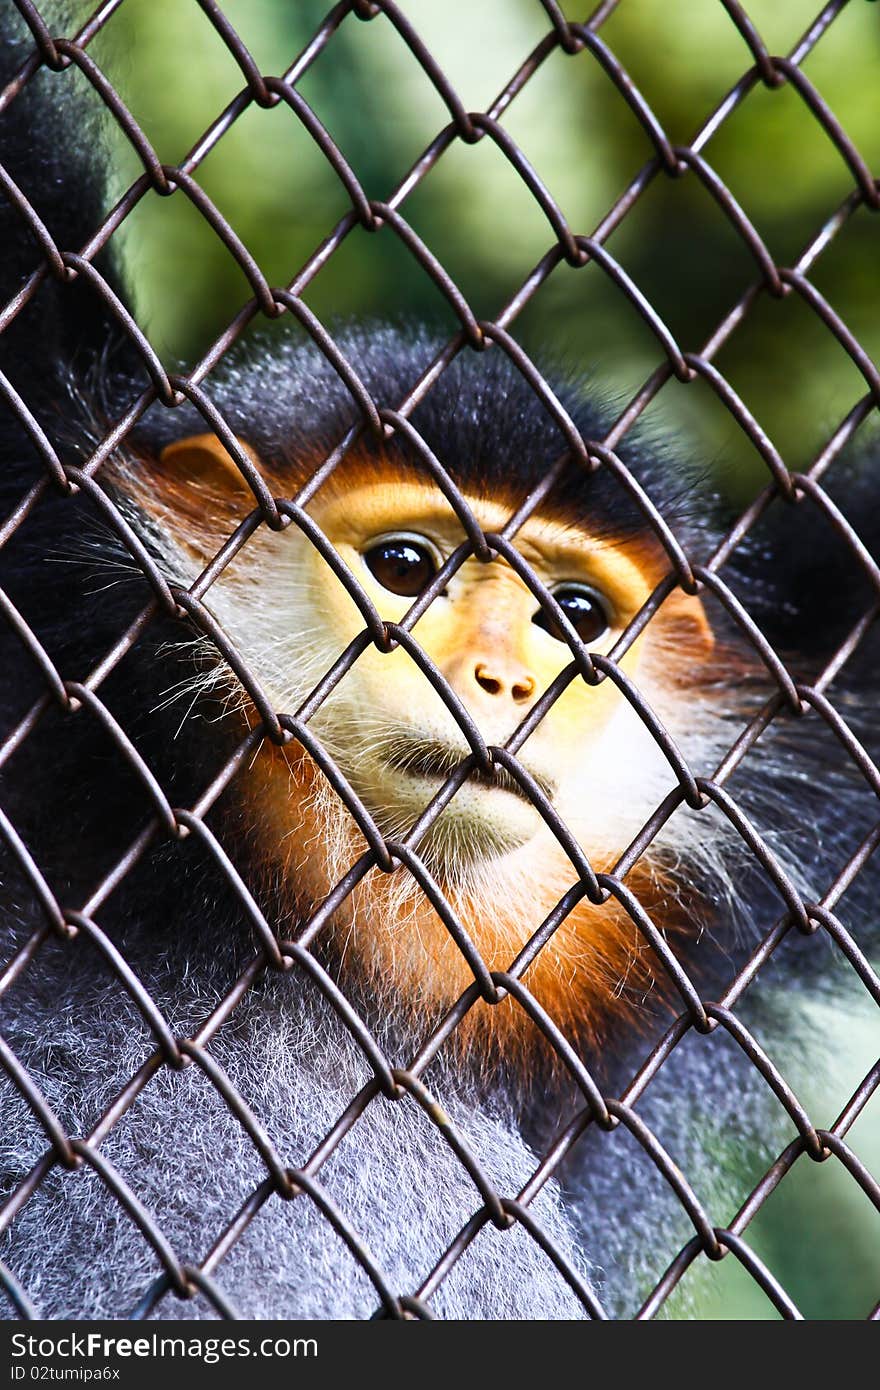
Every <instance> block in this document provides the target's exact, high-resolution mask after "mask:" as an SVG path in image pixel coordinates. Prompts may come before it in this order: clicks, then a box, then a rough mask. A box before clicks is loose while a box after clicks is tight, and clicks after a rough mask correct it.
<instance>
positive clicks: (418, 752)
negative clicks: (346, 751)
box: [388, 741, 556, 808]
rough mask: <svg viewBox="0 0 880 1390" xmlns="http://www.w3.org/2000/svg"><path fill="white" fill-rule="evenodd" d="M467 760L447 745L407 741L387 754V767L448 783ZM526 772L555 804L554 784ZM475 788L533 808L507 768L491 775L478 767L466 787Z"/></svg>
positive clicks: (528, 798) (497, 769) (537, 774)
mask: <svg viewBox="0 0 880 1390" xmlns="http://www.w3.org/2000/svg"><path fill="white" fill-rule="evenodd" d="M466 757H467V753H466V752H464V751H462V749H460V748H450V747H449V745H448V744H445V743H410V742H408V741H407V742H405V743H400V744H399V745H397V746H396V747H394V748H392V749H391V751H390V753H389V754H388V763H389V766H391V767H393V768H394V769H395V770H396V771H397V772H404V773H408V774H409V775H410V776H411V777H425V778H428V779H432V780H433V779H440V780H443V781H445V780H446V778H447V777H448V776H449V774H450V772H452V770H453V768H455V767H457V766H458V765H459V763H461V762H463V760H464V759H465V758H466ZM523 766H525V764H524V765H523ZM526 770H527V771H528V773H529V776H530V777H532V779H533V780H534V782H535V784H536V785H537V786H538V788H539V789H540V791H541V792H543V794H544V796H546V798H547V800H548V801H552V800H553V797H554V796H555V794H556V788H555V786H554V785H553V783H552V782H550V781H548V779H547V778H546V777H544V776H542V775H541V774H540V773H539V772H537V771H536V770H535V769H534V768H531V767H529V768H527V769H526ZM475 784H476V785H477V786H480V787H487V788H489V789H490V790H492V791H503V792H508V793H509V794H510V795H511V796H517V797H519V799H520V801H524V802H525V803H526V805H527V806H531V807H533V808H534V802H533V801H532V798H531V797H530V796H529V795H528V793H527V792H526V791H524V790H523V788H522V787H521V786H520V784H519V782H518V781H517V780H516V778H515V777H513V776H511V774H510V773H509V772H508V771H507V769H506V768H504V767H498V766H495V767H493V768H492V771H491V772H484V771H483V769H482V768H480V767H475V768H474V769H473V770H472V771H471V773H470V774H469V776H468V779H467V782H466V783H465V785H466V786H468V785H470V786H473V785H475Z"/></svg>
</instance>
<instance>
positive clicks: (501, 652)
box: [302, 481, 650, 861]
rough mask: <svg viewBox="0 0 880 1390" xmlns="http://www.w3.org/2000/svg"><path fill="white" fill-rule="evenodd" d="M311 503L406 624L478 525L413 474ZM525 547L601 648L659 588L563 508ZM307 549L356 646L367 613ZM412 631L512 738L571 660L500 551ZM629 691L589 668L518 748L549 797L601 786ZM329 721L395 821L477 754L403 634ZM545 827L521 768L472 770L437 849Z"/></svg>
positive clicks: (483, 716) (483, 844)
mask: <svg viewBox="0 0 880 1390" xmlns="http://www.w3.org/2000/svg"><path fill="white" fill-rule="evenodd" d="M469 502H470V505H471V506H472V508H473V511H474V514H475V516H476V518H477V520H478V521H479V523H480V525H481V527H482V528H483V529H484V531H486V532H492V531H494V530H500V529H501V528H502V527H503V526H504V524H505V522H506V520H507V517H508V516H509V509H505V507H504V506H503V505H502V504H500V503H497V502H488V501H481V500H480V499H477V498H471V499H469ZM314 514H315V517H316V520H317V521H318V524H319V525H320V526H321V529H322V531H323V532H324V534H325V535H326V536H327V538H328V539H329V540H330V541H331V542H332V544H333V546H334V548H335V549H336V551H337V553H338V554H339V555H340V557H341V558H342V559H343V560H344V561H345V563H346V565H347V566H348V568H349V569H350V571H351V572H352V574H353V575H354V576H355V577H356V578H357V580H358V583H359V584H360V585H361V586H362V588H363V589H364V591H365V592H366V593H367V595H368V597H369V599H370V600H371V602H372V603H373V605H374V606H375V608H376V610H377V611H378V613H379V614H380V616H381V617H382V618H383V620H385V621H390V622H394V623H398V622H400V621H401V619H402V618H403V617H404V616H405V614H406V613H407V611H408V610H409V609H410V608H411V606H412V604H413V602H414V601H415V599H416V598H417V596H418V594H419V593H420V592H421V591H422V590H423V589H424V588H425V587H426V585H427V584H428V583H429V582H430V580H431V579H432V578H433V577H434V575H435V574H436V573H437V571H438V570H439V568H440V567H441V566H442V564H443V563H444V562H445V561H446V560H447V559H448V557H449V556H450V555H451V554H452V553H453V552H454V551H455V550H456V548H457V547H458V546H460V545H461V544H462V542H463V541H464V539H465V537H464V533H463V531H462V528H461V524H460V522H459V521H458V519H457V517H456V516H455V514H454V513H453V512H452V510H451V508H450V507H449V504H448V503H447V502H446V500H445V498H444V497H443V496H442V494H441V493H440V492H439V491H438V490H437V489H436V488H434V487H431V486H429V485H423V484H420V483H418V482H415V481H402V482H401V481H398V482H396V483H395V484H394V485H393V486H389V485H388V483H384V484H383V483H382V482H376V483H372V484H371V483H366V484H363V485H361V486H360V487H354V488H352V489H350V490H346V492H345V494H344V496H342V495H340V496H338V497H331V498H330V499H328V500H327V501H326V502H325V504H324V505H323V506H320V505H319V506H318V507H317V508H315V513H314ZM516 547H517V550H518V551H519V553H520V554H521V555H522V557H523V559H524V560H525V561H526V562H527V563H528V564H529V566H530V567H531V568H532V569H533V571H534V573H535V574H536V575H537V577H538V579H539V581H540V582H541V584H543V585H544V586H545V587H546V588H547V589H548V590H549V591H550V592H551V593H553V595H554V596H555V597H556V599H557V601H558V602H559V603H560V606H561V607H562V608H563V611H564V612H565V613H566V616H568V617H569V620H570V621H571V623H572V626H573V627H574V628H575V630H576V631H577V632H578V634H579V635H580V636H581V638H582V640H583V641H584V642H585V644H586V645H587V646H588V648H589V649H590V650H593V651H597V652H607V651H608V650H609V649H610V647H611V646H612V645H613V643H614V641H615V640H616V638H617V637H619V636H620V633H621V632H622V631H623V629H624V628H625V627H626V626H627V624H628V623H629V622H630V620H631V619H632V618H633V616H634V615H635V614H636V613H637V612H638V610H639V608H640V607H641V606H642V604H643V603H644V602H645V600H646V599H647V597H648V595H649V593H650V582H649V579H648V577H647V576H646V575H645V574H644V573H643V571H642V570H641V569H640V567H639V565H638V563H637V562H636V560H635V559H634V558H632V557H631V556H630V555H628V554H627V553H626V552H625V551H624V550H623V549H621V548H619V547H612V546H609V545H608V544H607V543H606V544H602V545H600V544H598V543H596V542H591V540H590V538H589V537H588V536H585V535H584V534H583V533H582V532H580V531H575V530H572V529H570V528H566V527H565V526H564V525H562V524H560V523H558V522H553V521H550V520H547V519H544V518H534V519H532V520H530V521H528V522H527V523H526V524H525V526H524V527H523V528H522V530H521V531H520V532H519V533H518V535H517V538H516ZM302 563H303V565H304V566H305V567H306V568H307V569H308V571H309V572H310V574H311V586H312V594H313V595H314V602H315V604H316V605H317V603H318V602H319V599H318V595H319V594H320V595H321V598H320V602H321V603H322V604H323V606H324V611H325V613H326V617H327V625H328V629H329V631H330V632H332V634H333V636H334V639H335V640H336V641H337V642H340V639H341V643H342V645H347V644H348V642H349V641H351V640H353V639H354V638H355V637H356V635H357V633H358V632H359V631H361V630H362V627H363V618H362V616H361V614H360V613H359V611H358V609H357V607H356V605H355V604H354V602H353V601H352V599H351V598H350V597H349V596H348V594H347V593H346V591H345V589H344V588H343V586H342V585H341V584H340V583H338V582H335V583H331V584H329V585H328V581H327V576H326V566H325V565H324V562H323V560H321V558H320V557H319V556H317V554H316V553H315V552H314V551H312V552H311V556H309V555H304V556H303V559H302ZM413 636H414V638H415V639H416V641H417V642H418V644H419V646H420V647H421V649H422V651H423V652H424V653H425V655H426V656H427V657H428V658H429V660H430V662H431V663H432V665H433V666H434V667H435V668H436V670H437V672H439V674H440V676H441V677H442V679H443V681H444V682H446V683H447V685H448V688H449V689H450V690H451V691H452V693H453V695H454V697H455V699H456V700H457V701H459V702H460V704H461V706H462V707H463V708H464V710H465V711H466V713H467V714H468V715H469V716H470V718H471V719H472V720H473V722H474V724H475V725H476V727H477V729H478V730H479V732H480V734H481V736H482V738H483V739H484V741H485V742H486V743H487V744H490V745H491V744H504V743H505V742H506V741H507V740H508V739H509V738H510V736H511V734H513V732H514V731H515V730H516V729H517V728H518V726H519V725H520V724H521V723H522V721H523V720H524V719H525V718H526V717H527V715H528V714H529V711H530V710H531V709H532V708H533V706H534V705H535V704H536V702H537V701H538V700H539V699H540V698H541V697H542V696H543V695H544V693H545V691H547V690H548V688H549V687H550V686H551V685H552V683H553V681H554V680H556V678H557V677H558V676H559V675H560V673H561V672H562V671H564V670H565V669H566V668H570V667H571V665H572V653H571V650H570V648H569V646H568V644H567V642H566V641H565V636H564V633H563V632H562V631H561V629H560V628H559V627H558V626H557V625H556V624H555V623H554V622H553V621H552V620H551V619H549V618H548V617H547V615H546V614H545V612H544V610H543V609H542V607H541V604H540V601H539V599H538V598H537V597H536V595H535V593H534V592H533V591H532V590H531V589H530V588H529V586H528V584H527V583H526V581H525V579H524V578H523V577H521V576H520V575H519V574H518V573H517V572H516V571H515V570H514V569H513V568H512V567H511V565H510V564H509V563H507V561H506V560H504V559H501V558H496V559H494V560H492V561H489V562H481V561H480V560H478V559H476V558H473V557H472V558H470V559H468V560H466V561H465V563H464V564H463V565H462V566H461V568H460V569H459V570H458V571H457V572H456V573H455V574H454V575H452V576H451V577H450V579H449V581H448V583H447V584H446V586H445V588H444V589H443V591H442V592H441V593H440V594H439V595H438V596H437V597H436V598H435V599H434V600H433V602H432V603H431V604H430V606H429V607H428V608H427V609H426V611H425V612H424V613H423V614H422V616H421V617H420V618H419V620H418V622H417V623H416V624H415V626H414V628H413ZM329 655H330V653H329V652H328V656H329ZM331 659H332V657H331ZM638 663H639V643H638V642H637V643H635V644H634V646H633V647H631V648H630V650H629V652H628V653H627V654H626V656H625V657H624V658H623V665H624V667H625V668H626V669H627V670H628V671H632V672H635V670H636V668H637V666H638ZM618 705H619V696H618V695H617V692H616V691H615V690H614V688H613V686H612V685H611V684H610V683H609V682H604V683H603V684H602V685H600V686H597V687H588V686H587V685H586V684H585V683H584V681H583V680H581V679H580V678H579V677H576V678H575V679H574V680H572V681H571V683H570V684H569V685H568V686H567V688H566V689H564V690H563V691H562V693H561V694H560V696H559V698H558V699H557V700H556V701H555V702H554V703H553V704H552V705H551V706H550V708H549V709H548V711H547V713H546V714H545V716H544V717H543V718H542V719H541V720H540V722H539V723H538V724H537V726H536V728H535V730H534V731H533V732H532V733H531V734H530V735H529V737H528V738H527V739H526V741H525V743H524V744H523V745H522V748H521V750H520V751H519V757H520V759H521V761H522V764H523V766H524V767H525V769H526V770H527V772H528V773H529V774H530V776H531V777H532V778H533V779H534V782H535V783H536V784H537V786H538V787H539V788H540V790H541V792H542V793H543V794H544V796H546V797H547V799H548V800H549V801H551V802H555V803H557V804H566V803H568V804H570V803H572V801H573V800H574V799H575V797H576V795H577V789H578V788H583V787H586V786H588V783H589V769H590V765H591V762H594V761H595V758H596V755H597V748H598V745H599V744H600V742H601V740H602V739H603V738H608V737H609V736H612V735H610V731H609V727H608V726H609V723H610V722H612V720H613V715H614V712H615V710H616V709H617V707H618ZM317 727H319V729H320V730H321V731H322V733H326V736H327V737H329V738H332V739H333V742H334V745H335V748H336V751H337V752H338V754H339V755H341V757H342V759H343V763H344V766H345V767H346V772H347V774H348V776H349V778H350V780H351V782H352V784H353V786H354V788H355V790H356V791H357V792H358V794H359V795H360V796H361V797H362V799H363V800H364V802H365V804H366V805H367V806H368V808H369V809H370V811H371V812H372V814H373V815H374V816H375V818H376V820H377V821H378V823H379V824H380V826H381V827H382V828H383V829H384V830H385V831H386V832H387V833H391V834H402V833H405V831H406V830H408V829H409V827H410V826H411V825H412V824H413V823H414V822H415V820H416V819H417V818H418V816H419V815H420V813H421V812H422V810H423V809H424V807H425V806H426V805H427V804H428V802H429V801H430V800H431V798H432V796H433V795H434V794H435V793H436V792H437V790H438V789H439V787H440V785H441V783H442V781H443V780H444V779H445V778H446V777H447V776H448V774H449V772H450V770H451V769H452V768H453V767H454V766H455V765H456V764H457V763H458V762H460V761H461V760H462V759H463V758H465V757H467V755H468V753H469V752H470V748H469V746H468V743H467V741H466V739H465V737H464V734H463V733H462V731H461V728H460V727H459V724H458V723H457V721H456V718H455V715H454V713H453V712H452V711H451V710H450V708H449V706H448V704H447V703H446V702H445V701H444V699H443V698H442V696H441V695H440V694H439V693H438V691H437V690H436V689H435V688H434V686H433V685H432V683H431V681H430V680H429V679H428V678H427V677H426V676H425V674H424V673H423V672H422V671H421V670H420V669H419V667H418V665H417V664H416V663H415V662H414V660H413V659H412V657H411V655H410V654H409V653H408V652H407V651H406V650H405V649H404V648H403V647H398V649H397V650H396V651H393V652H391V653H383V652H380V651H378V650H377V649H376V648H375V647H373V648H371V649H368V650H367V651H366V652H364V653H363V655H362V656H361V657H360V658H359V659H358V661H357V663H356V665H355V667H354V669H353V670H352V671H351V672H350V673H349V675H347V676H346V678H345V680H344V681H343V682H341V684H340V686H339V687H338V692H337V693H336V694H335V695H334V697H333V699H332V701H330V702H328V707H327V708H326V710H325V711H324V712H323V713H322V714H321V715H319V716H318V719H317ZM542 826H543V820H542V817H541V815H540V812H539V811H538V810H536V808H535V807H534V805H533V804H532V802H531V801H530V800H529V798H528V797H527V795H526V794H525V793H524V792H522V791H521V790H520V788H519V786H518V784H517V783H516V782H515V780H514V779H513V778H511V777H509V776H507V775H503V774H499V775H497V776H496V777H495V778H489V777H488V776H486V775H480V774H477V775H472V776H471V778H470V779H469V780H468V782H467V783H465V785H464V786H463V787H462V788H461V789H460V790H459V791H458V792H457V793H456V795H455V797H454V798H453V800H452V801H451V803H450V804H449V805H448V806H447V808H446V809H445V810H444V812H443V814H442V815H441V816H440V818H439V819H438V820H437V821H436V822H435V826H434V828H433V830H432V833H431V850H432V854H433V857H434V858H435V859H441V860H442V859H443V858H445V857H449V858H455V859H456V860H459V861H460V860H461V859H466V860H479V859H481V858H484V857H485V856H487V855H497V854H502V853H505V852H509V851H511V850H514V849H517V848H519V847H521V846H523V845H525V844H526V843H527V842H528V841H530V840H531V839H532V838H533V837H534V836H535V835H536V834H537V833H538V832H539V831H540V830H541V828H542Z"/></svg>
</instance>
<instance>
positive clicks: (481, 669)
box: [474, 661, 501, 695]
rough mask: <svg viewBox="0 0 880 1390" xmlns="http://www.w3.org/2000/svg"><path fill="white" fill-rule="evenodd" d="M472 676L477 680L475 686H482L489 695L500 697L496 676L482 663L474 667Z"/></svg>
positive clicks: (498, 682)
mask: <svg viewBox="0 0 880 1390" xmlns="http://www.w3.org/2000/svg"><path fill="white" fill-rule="evenodd" d="M474 675H475V677H476V680H477V685H479V686H482V688H483V689H484V690H485V691H487V692H488V693H489V694H490V695H500V693H501V682H500V680H498V678H497V676H493V675H492V673H491V671H490V670H489V669H488V667H487V666H486V665H485V663H484V662H482V661H481V662H480V663H479V664H478V665H477V666H475V667H474Z"/></svg>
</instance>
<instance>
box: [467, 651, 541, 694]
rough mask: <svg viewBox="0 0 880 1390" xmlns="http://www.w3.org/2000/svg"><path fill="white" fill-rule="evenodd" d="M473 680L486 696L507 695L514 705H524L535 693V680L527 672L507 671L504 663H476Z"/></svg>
mask: <svg viewBox="0 0 880 1390" xmlns="http://www.w3.org/2000/svg"><path fill="white" fill-rule="evenodd" d="M474 679H475V681H476V682H477V685H478V686H480V688H481V689H482V690H485V691H486V693H487V694H488V695H509V696H510V698H511V699H512V700H514V701H515V702H516V704H518V705H521V704H524V703H525V701H526V700H530V699H531V697H532V695H534V693H535V678H534V676H532V675H530V674H529V672H528V671H508V670H506V669H505V666H504V663H501V662H493V663H491V664H490V663H488V662H485V661H478V662H477V664H476V666H475V667H474Z"/></svg>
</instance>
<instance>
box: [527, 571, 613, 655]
mask: <svg viewBox="0 0 880 1390" xmlns="http://www.w3.org/2000/svg"><path fill="white" fill-rule="evenodd" d="M553 597H554V598H555V599H556V602H557V603H558V604H559V607H560V608H561V609H562V611H563V613H564V614H565V616H566V618H568V621H569V622H570V623H571V625H572V627H573V628H574V630H575V632H576V633H577V635H578V637H579V638H580V639H581V641H582V642H585V643H587V644H589V643H590V642H595V641H597V640H598V638H600V637H601V636H602V634H603V633H605V632H607V631H608V627H609V621H608V611H607V609H606V607H605V605H604V603H603V602H602V600H601V599H600V598H599V596H598V594H595V593H593V590H592V589H588V588H587V587H586V586H585V585H583V584H560V586H559V588H558V589H556V590H555V591H554V593H553ZM532 622H533V623H537V625H538V627H542V628H543V629H544V631H545V632H549V633H550V636H551V637H555V638H556V639H557V640H558V641H560V642H564V641H566V636H565V633H564V632H563V630H562V626H561V624H560V623H557V622H556V621H555V620H554V619H552V618H548V617H547V614H546V613H545V612H544V610H543V608H539V609H538V611H537V613H536V614H535V616H534V617H533V618H532Z"/></svg>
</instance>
